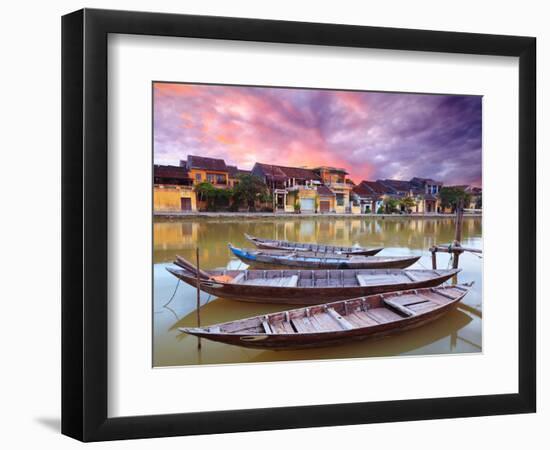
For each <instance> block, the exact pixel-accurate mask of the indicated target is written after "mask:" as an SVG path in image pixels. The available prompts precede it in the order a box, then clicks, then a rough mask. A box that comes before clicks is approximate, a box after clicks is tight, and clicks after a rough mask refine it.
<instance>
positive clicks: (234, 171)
mask: <svg viewBox="0 0 550 450" xmlns="http://www.w3.org/2000/svg"><path fill="white" fill-rule="evenodd" d="M226 167H227V171H228V172H229V176H230V177H231V178H235V177H237V176H238V175H243V174H248V175H250V174H251V171H250V170H244V169H239V168H238V167H237V166H229V165H228V166H226Z"/></svg>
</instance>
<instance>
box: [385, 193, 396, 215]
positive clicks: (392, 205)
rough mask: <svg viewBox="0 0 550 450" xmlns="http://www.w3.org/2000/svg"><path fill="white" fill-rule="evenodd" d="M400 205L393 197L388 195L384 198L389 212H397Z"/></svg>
mask: <svg viewBox="0 0 550 450" xmlns="http://www.w3.org/2000/svg"><path fill="white" fill-rule="evenodd" d="M398 206H399V202H398V201H397V200H396V199H394V198H391V197H386V198H385V199H384V207H385V209H386V212H387V213H388V214H391V213H394V212H397V207H398Z"/></svg>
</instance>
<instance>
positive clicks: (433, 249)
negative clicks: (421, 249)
mask: <svg viewBox="0 0 550 450" xmlns="http://www.w3.org/2000/svg"><path fill="white" fill-rule="evenodd" d="M430 251H431V252H432V269H433V270H437V254H436V252H437V249H436V247H432V248H431V249H430Z"/></svg>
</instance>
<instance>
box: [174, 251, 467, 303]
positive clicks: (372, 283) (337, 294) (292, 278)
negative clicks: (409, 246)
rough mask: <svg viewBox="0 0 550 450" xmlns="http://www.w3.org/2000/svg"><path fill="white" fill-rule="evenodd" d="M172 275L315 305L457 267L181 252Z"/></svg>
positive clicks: (436, 277) (213, 290) (414, 285)
mask: <svg viewBox="0 0 550 450" xmlns="http://www.w3.org/2000/svg"><path fill="white" fill-rule="evenodd" d="M174 264H175V265H177V266H178V267H180V268H181V269H175V268H171V267H168V268H167V269H166V270H168V271H169V272H170V273H171V274H172V275H174V276H175V277H177V278H178V279H180V280H182V281H183V282H185V283H187V284H190V285H191V286H194V287H196V286H197V275H198V277H199V281H200V288H201V290H202V291H204V292H207V293H209V294H212V295H215V296H216V297H224V298H228V299H232V300H239V301H244V302H254V303H276V304H291V305H315V304H319V303H326V302H332V301H336V300H343V299H347V298H354V297H360V296H364V295H371V294H378V293H383V292H391V291H400V290H406V289H418V288H425V287H433V286H439V285H440V284H441V283H444V282H445V281H447V280H448V279H450V278H451V277H453V276H454V275H456V274H457V273H459V272H460V269H451V270H442V269H441V270H399V269H384V270H382V269H378V270H365V269H363V270H293V269H285V270H208V271H205V270H200V271H199V273H198V274H197V268H196V267H195V266H194V265H193V264H192V263H190V262H189V261H187V260H186V259H184V258H182V257H180V256H178V257H176V260H175V261H174Z"/></svg>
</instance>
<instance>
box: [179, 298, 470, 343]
mask: <svg viewBox="0 0 550 450" xmlns="http://www.w3.org/2000/svg"><path fill="white" fill-rule="evenodd" d="M409 292H410V291H409ZM466 293H467V291H465V292H464V293H463V294H461V295H458V296H457V297H456V298H455V299H453V300H452V301H449V302H448V303H447V304H444V305H441V306H439V307H437V309H434V310H432V311H430V312H427V313H422V314H419V315H417V316H413V317H407V318H402V319H400V320H395V321H393V322H388V323H380V324H378V325H374V326H366V327H362V328H355V329H348V330H340V331H330V332H308V333H293V334H271V333H270V334H246V333H238V334H231V333H227V332H225V333H221V332H215V331H214V332H213V331H211V330H208V328H185V329H180V330H181V331H183V332H185V333H187V334H190V335H194V336H197V337H201V338H206V339H209V340H212V341H216V342H222V343H225V344H229V345H236V346H240V347H247V348H256V349H272V350H291V349H305V348H314V347H327V346H333V345H340V344H348V343H350V342H355V341H361V340H365V339H372V338H377V337H382V336H387V335H389V334H395V333H401V332H404V331H408V330H412V329H414V328H418V327H421V326H424V325H426V324H428V323H430V322H433V321H435V320H437V319H439V318H441V317H442V316H444V315H445V314H447V313H448V312H449V311H450V310H452V309H454V308H455V307H456V306H457V304H458V303H459V302H460V300H462V298H463V297H464V296H465V295H466ZM354 300H357V299H353V300H350V301H354ZM331 304H332V303H329V304H328V305H331ZM281 314H282V313H281ZM290 314H292V311H290ZM344 317H346V316H345V315H344Z"/></svg>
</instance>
